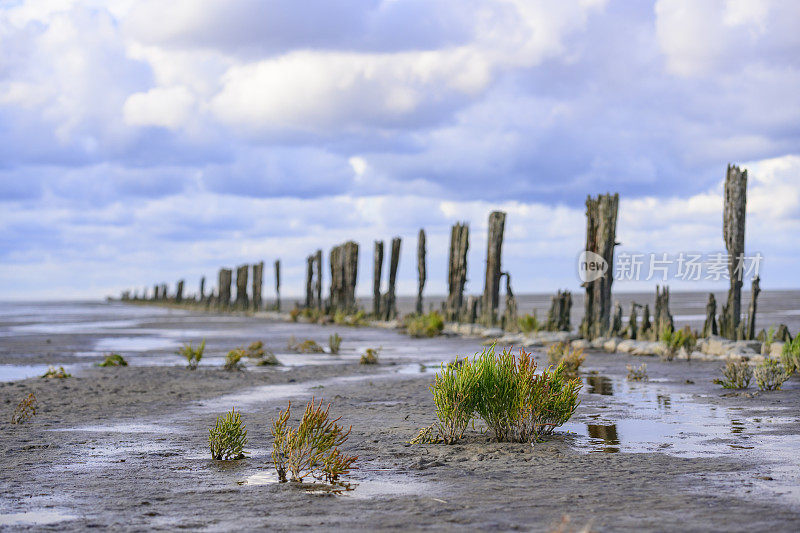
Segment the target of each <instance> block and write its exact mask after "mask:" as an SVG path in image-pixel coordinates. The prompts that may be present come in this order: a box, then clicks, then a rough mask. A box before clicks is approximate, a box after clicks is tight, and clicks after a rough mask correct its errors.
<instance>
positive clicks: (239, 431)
mask: <svg viewBox="0 0 800 533" xmlns="http://www.w3.org/2000/svg"><path fill="white" fill-rule="evenodd" d="M208 443H209V446H210V447H211V458H212V459H217V460H225V461H227V460H230V459H244V457H245V453H244V446H245V444H247V428H246V427H245V425H244V422H242V417H241V415H240V414H239V413H237V412H236V408H232V409H231V410H230V412H228V413H225V416H222V415H220V416H218V417H217V423H216V424H214V427H213V428H211V429H209V430H208Z"/></svg>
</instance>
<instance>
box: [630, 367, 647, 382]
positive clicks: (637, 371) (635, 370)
mask: <svg viewBox="0 0 800 533" xmlns="http://www.w3.org/2000/svg"><path fill="white" fill-rule="evenodd" d="M625 368H627V370H628V376H627V377H626V379H627V380H628V381H647V380H648V379H649V377H648V376H647V363H642V364H641V365H639V366H633V365H625Z"/></svg>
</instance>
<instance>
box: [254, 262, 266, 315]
mask: <svg viewBox="0 0 800 533" xmlns="http://www.w3.org/2000/svg"><path fill="white" fill-rule="evenodd" d="M263 282H264V261H259V262H258V263H256V264H254V265H253V302H252V303H253V311H259V310H260V309H261V286H262V284H263Z"/></svg>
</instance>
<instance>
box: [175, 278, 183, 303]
mask: <svg viewBox="0 0 800 533" xmlns="http://www.w3.org/2000/svg"><path fill="white" fill-rule="evenodd" d="M181 302H183V280H179V281H178V286H177V287H175V303H181Z"/></svg>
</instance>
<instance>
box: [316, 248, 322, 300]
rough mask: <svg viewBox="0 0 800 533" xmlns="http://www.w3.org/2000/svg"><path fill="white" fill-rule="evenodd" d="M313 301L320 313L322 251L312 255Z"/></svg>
mask: <svg viewBox="0 0 800 533" xmlns="http://www.w3.org/2000/svg"><path fill="white" fill-rule="evenodd" d="M314 278H315V279H314V299H315V300H316V304H317V310H319V311H322V250H317V252H316V253H315V254H314Z"/></svg>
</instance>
